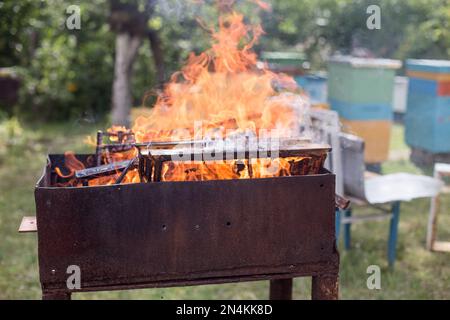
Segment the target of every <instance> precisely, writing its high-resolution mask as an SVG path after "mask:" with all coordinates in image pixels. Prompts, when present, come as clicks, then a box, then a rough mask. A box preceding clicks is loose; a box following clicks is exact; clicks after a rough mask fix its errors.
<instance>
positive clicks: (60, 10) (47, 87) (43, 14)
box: [19, 0, 114, 120]
mask: <svg viewBox="0 0 450 320" xmlns="http://www.w3.org/2000/svg"><path fill="white" fill-rule="evenodd" d="M67 6H68V4H67V3H64V2H61V1H57V0H55V1H53V0H49V1H46V2H45V5H43V6H42V8H41V10H39V13H38V14H37V15H36V16H35V17H34V19H35V20H38V21H39V23H37V24H38V25H40V26H42V28H41V29H40V30H39V34H40V41H39V46H38V47H37V48H36V50H35V51H34V53H33V57H32V59H31V60H30V62H29V63H28V64H26V65H25V66H24V67H23V68H22V72H21V76H22V78H23V80H24V81H23V83H24V86H23V87H22V94H21V97H22V99H21V102H20V108H19V112H20V113H21V114H26V115H28V116H31V117H33V118H34V119H35V118H36V116H37V117H39V118H42V119H47V120H60V119H63V118H69V117H86V118H89V119H91V120H95V117H94V115H99V114H102V113H104V112H105V111H107V110H108V109H109V107H110V103H109V100H110V96H111V86H112V75H113V74H114V73H113V52H114V50H113V49H114V47H113V41H114V35H113V34H112V33H111V32H109V30H108V27H107V25H106V24H105V21H106V17H107V12H108V7H107V3H106V1H98V2H97V3H95V4H93V3H89V2H85V3H83V4H80V8H81V14H82V25H81V30H72V31H70V30H68V29H66V27H65V19H66V17H67V15H66V13H65V10H66V8H67Z"/></svg>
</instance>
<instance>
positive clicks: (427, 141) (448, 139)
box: [405, 60, 450, 154]
mask: <svg viewBox="0 0 450 320" xmlns="http://www.w3.org/2000/svg"><path fill="white" fill-rule="evenodd" d="M406 68H407V75H408V77H409V89H408V106H407V111H406V116H405V137H406V143H407V144H408V145H409V146H411V147H413V148H417V149H421V150H424V151H427V152H430V153H433V154H437V153H450V61H449V60H408V61H407V64H406Z"/></svg>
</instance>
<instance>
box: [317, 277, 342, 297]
mask: <svg viewBox="0 0 450 320" xmlns="http://www.w3.org/2000/svg"><path fill="white" fill-rule="evenodd" d="M311 296H312V299H313V300H337V299H338V298H339V276H338V275H337V274H323V275H319V276H315V277H313V278H312V293H311Z"/></svg>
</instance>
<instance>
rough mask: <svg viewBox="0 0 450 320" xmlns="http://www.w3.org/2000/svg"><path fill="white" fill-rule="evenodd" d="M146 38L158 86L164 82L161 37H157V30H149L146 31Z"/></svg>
mask: <svg viewBox="0 0 450 320" xmlns="http://www.w3.org/2000/svg"><path fill="white" fill-rule="evenodd" d="M148 40H149V41H150V47H151V50H152V54H153V62H154V63H155V68H156V79H157V80H158V84H159V86H160V87H162V86H163V84H164V82H165V67H164V53H163V50H162V48H161V39H160V38H159V35H158V32H157V31H155V30H150V31H149V32H148Z"/></svg>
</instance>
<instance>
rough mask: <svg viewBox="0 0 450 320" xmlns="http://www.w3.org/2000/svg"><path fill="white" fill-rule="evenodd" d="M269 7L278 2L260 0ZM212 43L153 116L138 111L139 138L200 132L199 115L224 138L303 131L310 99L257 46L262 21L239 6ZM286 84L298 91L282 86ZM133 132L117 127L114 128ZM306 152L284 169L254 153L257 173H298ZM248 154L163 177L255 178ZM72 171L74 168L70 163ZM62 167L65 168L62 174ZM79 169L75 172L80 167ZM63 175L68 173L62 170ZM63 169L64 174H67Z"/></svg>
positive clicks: (167, 168)
mask: <svg viewBox="0 0 450 320" xmlns="http://www.w3.org/2000/svg"><path fill="white" fill-rule="evenodd" d="M252 1H253V2H255V3H257V4H258V5H259V6H260V7H262V8H263V9H265V10H269V9H270V6H269V5H267V4H266V3H265V2H263V1H260V0H252ZM209 30H210V32H211V38H212V45H211V48H210V49H209V50H207V51H205V52H203V53H201V54H199V55H196V54H194V53H191V54H190V56H189V58H188V61H187V63H186V65H185V66H184V67H183V68H182V69H181V71H179V72H176V73H175V74H173V76H172V77H171V80H170V81H169V82H168V83H167V84H166V85H165V87H164V90H163V92H162V93H161V94H160V95H159V96H158V97H157V101H156V104H155V105H154V107H153V109H152V111H151V113H150V115H149V116H140V117H138V118H137V119H136V120H135V122H134V125H133V127H132V131H133V133H134V135H135V139H136V142H141V143H143V142H150V141H170V140H187V139H196V138H197V137H196V136H195V134H196V133H195V128H194V126H195V122H198V121H201V122H202V135H203V136H210V135H213V134H214V135H216V136H217V133H218V132H219V133H220V135H221V137H222V138H226V137H228V136H229V135H239V134H242V133H245V132H247V133H248V132H252V133H253V134H254V135H255V136H259V135H260V133H261V132H262V130H274V129H277V133H276V134H277V135H278V136H279V137H291V136H293V135H294V136H297V135H298V132H299V129H298V125H299V122H301V121H302V119H301V115H300V114H299V112H298V104H299V99H300V104H302V103H304V100H303V97H301V96H299V95H298V94H293V93H297V91H296V90H297V85H296V83H295V81H294V80H293V79H292V78H291V77H288V76H286V75H278V74H275V73H273V72H271V71H270V70H268V68H267V66H266V65H265V64H263V63H258V58H257V55H256V54H255V52H254V51H253V50H252V48H253V46H254V45H255V43H256V42H257V41H258V39H259V37H260V36H261V35H262V34H263V33H264V31H263V29H262V28H261V27H260V26H259V25H257V26H248V25H246V24H245V23H244V17H243V16H242V15H241V14H239V13H236V12H231V13H227V14H224V15H222V16H221V17H220V18H219V23H218V29H217V30H215V29H214V28H209ZM278 88H282V89H284V90H285V91H286V90H288V91H291V92H292V93H291V94H286V93H280V92H279V90H278ZM118 131H126V128H123V127H117V126H113V127H112V128H110V129H109V132H118ZM135 155H136V154H135V151H129V152H127V153H125V152H123V153H116V154H113V155H108V156H105V155H104V159H106V162H107V163H110V162H114V161H120V160H123V159H130V158H132V157H133V156H135ZM68 160H69V163H68V165H69V166H70V165H71V162H70V158H69V159H68ZM298 160H299V159H277V160H275V162H277V164H278V165H279V166H278V167H279V169H278V170H277V171H276V172H272V171H270V170H269V169H268V168H269V164H270V160H262V159H259V160H254V161H253V162H252V163H251V164H250V165H251V166H252V172H253V177H255V178H261V177H273V176H281V175H290V174H291V173H290V165H291V164H292V162H293V161H298ZM248 166H249V164H248V161H247V162H245V161H244V163H242V161H241V162H239V161H236V160H235V161H220V162H212V163H207V162H194V163H182V162H167V163H164V165H163V168H162V180H163V181H179V180H181V181H183V180H187V181H193V180H210V179H239V178H249V176H248V170H245V169H243V168H248ZM68 168H69V169H70V170H71V172H72V169H71V168H70V167H68ZM58 174H60V172H59V173H58ZM72 174H73V173H72ZM60 175H61V174H60ZM61 176H62V175H61ZM117 176H118V174H116V175H113V176H110V177H103V178H98V179H95V180H91V181H90V182H89V185H96V184H111V183H114V181H115V179H116V178H117ZM138 179H139V174H138V172H137V170H132V171H130V172H129V173H128V174H127V176H126V177H125V179H124V181H123V183H133V182H139V181H138Z"/></svg>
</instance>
